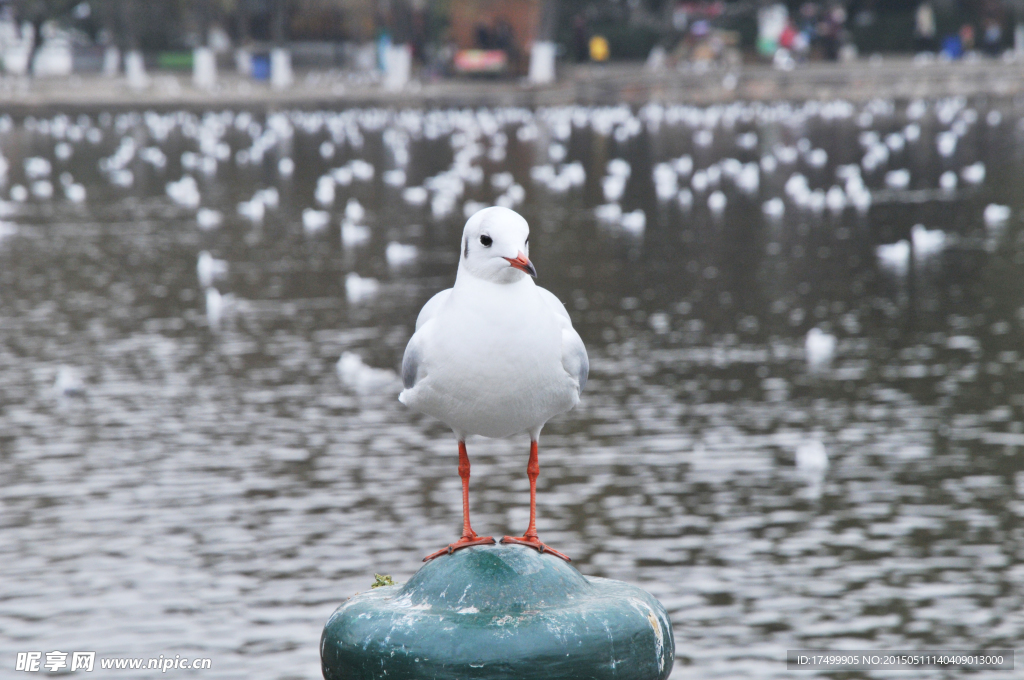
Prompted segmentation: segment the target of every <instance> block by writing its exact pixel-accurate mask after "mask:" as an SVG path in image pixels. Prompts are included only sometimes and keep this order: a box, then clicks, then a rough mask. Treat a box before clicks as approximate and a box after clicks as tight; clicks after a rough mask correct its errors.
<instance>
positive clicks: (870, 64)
mask: <svg viewBox="0 0 1024 680" xmlns="http://www.w3.org/2000/svg"><path fill="white" fill-rule="evenodd" d="M1022 93H1024V59H1021V60H1019V61H1016V62H1007V61H1003V60H979V61H974V62H956V63H938V62H936V63H932V64H918V63H915V62H914V61H912V60H910V59H906V58H898V59H897V58H893V59H876V60H873V61H872V60H862V61H859V62H856V63H851V64H835V63H813V64H806V65H801V66H798V67H797V68H796V69H795V70H793V71H779V70H776V69H773V68H771V67H770V66H767V65H761V64H756V65H743V66H736V67H732V68H725V67H710V68H704V69H700V68H696V67H693V66H688V67H687V68H685V69H683V70H676V69H672V70H666V71H661V72H651V71H648V70H646V69H645V68H644V67H643V65H641V64H608V65H602V66H597V65H584V66H566V67H564V68H562V69H561V70H560V71H559V80H558V82H556V83H554V84H552V85H547V86H541V87H537V86H530V85H528V84H526V83H524V82H522V81H511V80H483V79H462V78H459V79H446V80H440V81H437V82H426V83H422V82H419V81H414V82H413V83H411V84H410V85H409V86H408V87H407V88H406V89H405V90H403V91H401V92H386V91H384V90H383V89H382V88H381V86H380V85H378V84H376V83H374V82H371V81H370V80H369V79H367V78H365V77H361V76H359V75H358V74H348V73H344V72H339V71H333V72H308V73H300V74H299V75H298V77H297V79H296V83H295V85H293V86H292V87H290V88H288V89H286V90H273V89H271V88H270V87H269V86H268V85H266V84H264V83H257V82H253V81H250V80H247V79H243V78H240V77H238V76H236V75H235V74H222V76H221V78H220V80H219V82H218V85H217V87H216V88H215V89H212V90H200V89H196V88H194V87H192V84H191V78H190V74H188V73H169V72H157V73H153V74H152V75H151V82H150V84H149V85H148V86H147V87H145V88H142V89H132V88H130V87H128V84H127V83H126V82H125V80H124V79H123V78H104V77H102V76H99V75H81V76H73V77H70V78H49V79H45V78H44V79H28V78H13V77H3V78H0V111H6V112H9V113H12V114H15V115H25V114H28V113H32V112H37V111H39V112H41V111H47V110H50V111H55V110H62V111H69V110H70V111H76V110H81V111H88V110H98V109H109V108H115V109H116V108H160V109H165V108H178V107H186V108H208V107H209V108H225V107H229V108H247V109H263V108H280V107H298V108H314V107H324V108H339V107H347V106H365V105H383V106H500V105H517V106H540V105H561V104H571V103H574V102H575V103H584V104H615V103H618V102H627V103H630V104H642V103H644V102H647V101H651V100H656V101H663V102H666V103H677V102H678V103H694V104H709V103H714V102H726V101H732V100H757V101H771V100H781V99H790V100H804V99H812V98H813V99H820V100H828V99H835V98H845V99H851V100H859V101H863V100H865V99H870V98H873V97H884V98H912V97H939V96H949V95H966V96H976V95H991V96H997V97H1007V96H1013V95H1017V94H1022Z"/></svg>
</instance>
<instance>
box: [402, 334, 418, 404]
mask: <svg viewBox="0 0 1024 680" xmlns="http://www.w3.org/2000/svg"><path fill="white" fill-rule="evenodd" d="M419 345H420V343H419V342H418V338H417V337H416V335H415V334H413V336H412V337H411V338H409V344H408V345H406V346H405V355H404V356H403V357H402V384H403V385H405V389H407V390H408V389H412V386H413V385H415V384H416V375H417V374H418V373H419V370H420V348H419Z"/></svg>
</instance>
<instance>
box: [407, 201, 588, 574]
mask: <svg viewBox="0 0 1024 680" xmlns="http://www.w3.org/2000/svg"><path fill="white" fill-rule="evenodd" d="M529 237H530V228H529V226H528V225H527V223H526V220H524V219H523V218H522V217H521V216H519V215H518V214H517V213H515V212H513V211H511V210H508V209H506V208H500V207H493V208H487V209H485V210H481V211H480V212H478V213H476V214H475V215H473V217H471V218H470V219H469V220H468V221H467V222H466V226H465V229H464V230H463V234H462V242H461V244H460V246H461V247H460V253H459V255H460V257H459V268H458V273H457V275H456V278H455V286H454V287H453V288H450V289H448V290H443V291H441V292H440V293H438V294H437V295H435V296H434V297H432V298H431V299H430V300H429V301H428V302H427V304H426V305H424V307H423V309H422V311H420V314H419V317H418V318H417V319H416V332H415V333H414V334H413V336H412V338H411V339H410V340H409V344H408V346H407V347H406V349H405V357H404V359H403V361H402V380H403V382H404V384H405V390H404V391H403V392H402V393H401V395H400V396H399V400H400V401H401V402H402V403H403V404H405V405H406V406H408V407H410V408H412V409H415V410H417V411H420V412H422V413H426V414H427V415H431V416H433V417H435V418H437V419H438V420H440V421H442V422H443V423H445V424H446V425H448V427H450V428H451V429H452V430H453V432H454V433H455V436H456V438H457V439H458V442H459V476H460V477H461V478H462V507H463V530H462V537H461V538H460V539H459V540H458V541H456V542H455V543H452V544H450V545H449V546H447V547H445V548H442V549H441V550H439V551H437V552H435V553H433V554H431V555H428V556H427V558H426V559H428V560H429V559H432V558H434V557H438V556H440V555H444V554H446V553H450V552H452V551H454V550H458V549H460V548H465V547H468V546H471V545H483V544H490V543H493V542H494V539H493V538H491V537H489V536H478V535H477V534H476V532H474V531H473V528H472V526H471V525H470V521H469V471H470V468H469V455H468V453H467V452H466V443H465V441H466V437H467V436H468V435H471V434H477V435H482V436H485V437H509V436H511V435H514V434H518V433H521V432H526V433H528V434H529V435H530V459H529V464H528V465H527V468H526V470H527V476H528V478H529V480H530V524H529V527H528V528H527V530H526V533H525V534H524V535H522V536H516V537H513V536H506V537H504V538H503V539H502V542H503V543H515V544H519V545H527V546H530V547H533V548H536V549H537V550H539V551H541V552H548V553H551V554H554V555H556V556H558V557H562V558H563V559H568V558H567V557H565V556H564V555H562V554H561V553H559V552H558V551H556V550H553V549H551V548H549V547H547V546H546V545H544V544H543V543H541V541H540V539H539V538H538V537H537V526H536V514H537V512H536V491H537V476H538V475H539V473H540V466H539V464H538V457H537V440H538V438H539V437H540V431H541V429H542V428H543V427H544V424H545V423H546V422H547V421H548V420H550V419H551V418H553V417H554V416H556V415H558V414H560V413H565V412H566V411H568V410H570V409H572V408H573V407H574V406H576V404H577V403H579V398H580V392H581V391H582V390H583V387H584V386H585V385H586V382H587V374H588V372H589V361H588V359H587V350H586V348H585V347H584V345H583V341H582V340H581V339H580V336H579V335H578V334H577V333H576V331H575V330H573V327H572V322H571V321H570V319H569V314H568V313H567V312H566V311H565V307H564V306H563V305H562V303H561V302H559V300H558V298H556V297H555V296H554V295H552V294H551V293H549V292H548V291H546V290H544V289H543V288H540V287H538V286H537V285H535V284H534V282H533V277H535V276H536V275H537V272H536V270H535V269H534V267H533V264H532V263H531V262H530V260H529V257H528V255H529V247H530V246H529Z"/></svg>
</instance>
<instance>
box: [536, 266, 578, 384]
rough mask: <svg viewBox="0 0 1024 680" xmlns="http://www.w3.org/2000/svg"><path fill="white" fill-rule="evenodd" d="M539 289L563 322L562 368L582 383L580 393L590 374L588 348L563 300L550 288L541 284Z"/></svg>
mask: <svg viewBox="0 0 1024 680" xmlns="http://www.w3.org/2000/svg"><path fill="white" fill-rule="evenodd" d="M537 290H539V291H540V293H541V297H543V298H544V301H545V302H546V303H548V306H549V307H550V308H551V311H553V312H554V313H555V314H557V315H558V317H559V321H561V323H562V368H564V369H565V372H566V373H568V374H569V375H571V376H572V377H573V378H575V379H576V381H577V382H578V383H579V385H580V393H582V392H583V388H584V387H586V385H587V377H588V376H589V375H590V359H589V358H588V357H587V348H586V346H585V345H584V344H583V339H582V338H581V337H580V334H579V333H577V332H576V330H575V329H574V328H573V327H572V319H570V318H569V312H567V311H566V310H565V305H563V304H562V301H561V300H559V299H558V298H557V297H555V294H554V293H552V292H551V291H549V290H546V289H544V288H541V287H539V286H538V287H537Z"/></svg>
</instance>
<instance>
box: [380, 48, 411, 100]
mask: <svg viewBox="0 0 1024 680" xmlns="http://www.w3.org/2000/svg"><path fill="white" fill-rule="evenodd" d="M411 71H412V49H411V48H410V47H409V45H391V46H389V47H388V48H387V51H386V52H385V53H384V89H386V90H391V91H392V92H397V91H399V90H402V89H404V88H405V86H406V85H407V84H408V82H409V75H410V72H411Z"/></svg>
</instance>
